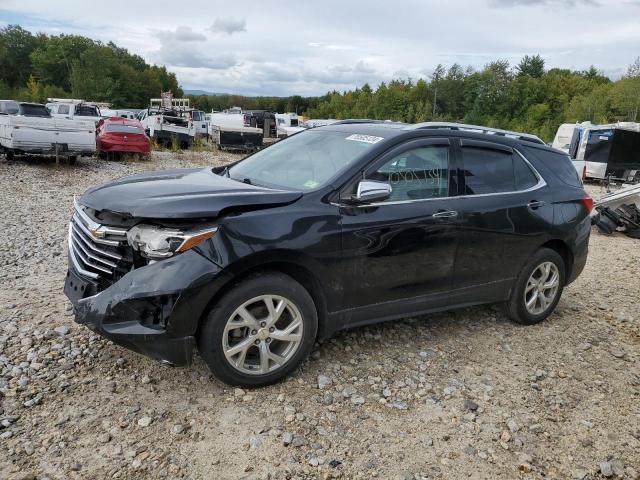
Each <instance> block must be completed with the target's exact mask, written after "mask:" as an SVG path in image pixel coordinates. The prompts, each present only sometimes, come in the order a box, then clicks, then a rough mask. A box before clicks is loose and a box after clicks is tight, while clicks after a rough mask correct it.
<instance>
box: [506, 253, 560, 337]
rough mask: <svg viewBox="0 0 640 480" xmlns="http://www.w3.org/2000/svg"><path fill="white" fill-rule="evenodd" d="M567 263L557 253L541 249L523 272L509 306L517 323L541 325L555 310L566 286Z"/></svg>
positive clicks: (510, 298)
mask: <svg viewBox="0 0 640 480" xmlns="http://www.w3.org/2000/svg"><path fill="white" fill-rule="evenodd" d="M565 278H566V277H565V265H564V260H563V259H562V257H561V256H560V254H558V252H556V251H555V250H551V249H550V248H541V249H540V250H538V251H537V252H536V253H535V254H534V255H533V257H532V258H531V259H530V260H529V262H527V265H525V267H524V268H523V269H522V271H521V272H520V274H519V275H518V278H517V279H516V282H515V284H514V286H513V289H512V291H511V295H510V297H509V300H508V301H507V303H506V310H507V315H508V316H509V317H510V318H511V320H513V321H514V322H517V323H521V324H524V325H533V324H536V323H540V322H542V321H543V320H544V319H546V318H547V317H548V316H549V315H551V313H552V312H553V310H554V309H555V308H556V305H557V304H558V301H560V296H561V295H562V290H563V288H564V285H565Z"/></svg>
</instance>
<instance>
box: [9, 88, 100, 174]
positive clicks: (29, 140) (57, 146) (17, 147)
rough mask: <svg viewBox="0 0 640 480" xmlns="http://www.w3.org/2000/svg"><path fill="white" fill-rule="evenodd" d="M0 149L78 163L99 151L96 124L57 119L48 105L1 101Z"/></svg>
mask: <svg viewBox="0 0 640 480" xmlns="http://www.w3.org/2000/svg"><path fill="white" fill-rule="evenodd" d="M0 149H1V150H2V152H3V153H5V155H6V156H7V159H8V160H10V159H12V158H13V156H14V155H20V154H27V155H57V156H60V157H66V158H67V159H68V160H69V163H74V162H75V160H76V158H77V157H78V156H79V155H93V153H94V152H95V151H96V133H95V124H94V123H93V122H92V121H90V120H89V121H80V120H67V119H63V118H53V117H51V115H50V114H49V111H48V110H47V108H46V107H45V106H44V105H40V104H37V103H26V102H15V101H13V100H0Z"/></svg>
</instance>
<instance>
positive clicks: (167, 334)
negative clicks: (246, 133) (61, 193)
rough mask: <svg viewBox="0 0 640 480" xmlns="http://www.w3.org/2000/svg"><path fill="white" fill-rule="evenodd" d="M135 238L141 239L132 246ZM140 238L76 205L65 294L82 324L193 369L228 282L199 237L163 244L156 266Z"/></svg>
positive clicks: (135, 349)
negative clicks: (221, 287) (207, 321)
mask: <svg viewBox="0 0 640 480" xmlns="http://www.w3.org/2000/svg"><path fill="white" fill-rule="evenodd" d="M131 230H133V231H134V233H135V234H136V235H135V237H132V238H128V237H131V235H130V234H129V232H130V231H131ZM139 231H140V229H138V230H134V229H133V228H132V227H129V228H121V227H105V226H104V225H101V224H99V223H97V222H95V221H94V220H93V219H92V218H91V217H90V216H89V215H88V214H87V212H86V211H85V210H84V209H83V208H82V207H80V206H78V205H76V209H75V212H74V216H73V219H72V222H71V224H70V226H69V271H68V272H67V278H66V282H65V287H64V291H65V294H66V295H67V297H68V298H69V300H71V302H72V304H73V306H74V311H75V320H76V322H78V323H80V324H84V325H86V326H87V327H88V328H90V329H91V330H93V331H95V332H96V333H99V334H100V335H103V336H104V337H106V338H108V339H110V340H112V341H113V342H115V343H117V344H119V345H122V346H124V347H126V348H129V349H131V350H134V351H136V352H138V353H141V354H144V355H147V356H149V357H152V358H154V359H157V360H160V361H162V362H164V363H168V364H171V365H176V366H185V365H189V364H190V362H191V358H192V353H193V349H194V346H195V333H196V330H197V326H198V321H199V319H200V317H201V315H202V313H203V312H204V311H205V309H206V307H207V305H208V303H209V301H210V299H211V298H212V296H213V293H214V292H215V291H216V290H217V284H218V283H220V284H222V283H224V282H225V281H226V280H225V278H226V274H225V273H223V271H222V269H221V267H220V266H219V265H217V264H216V263H215V262H213V261H212V260H211V259H210V258H208V257H207V256H206V255H205V254H204V252H203V251H201V250H200V249H198V248H197V244H194V240H193V238H194V236H193V235H191V236H188V235H187V236H184V235H183V237H184V238H182V237H180V236H179V235H178V234H179V233H180V234H182V232H181V231H178V230H173V231H172V232H176V233H175V234H173V233H172V235H171V237H170V238H171V239H174V238H175V239H176V241H175V242H173V244H171V242H169V243H167V244H166V245H165V244H164V243H158V245H156V247H158V249H157V250H155V252H156V253H159V255H157V256H156V257H155V258H154V256H153V253H154V251H151V250H150V248H154V245H151V246H149V245H147V244H144V242H141V241H140V238H141V237H140V235H139ZM208 231H209V232H211V229H210V230H208ZM199 232H202V230H199ZM157 237H158V235H157V234H156V235H155V236H154V237H153V239H154V240H157ZM208 238H210V236H209V237H206V238H204V239H200V241H204V240H206V239H208ZM136 242H137V243H136ZM188 242H191V243H188ZM165 243H166V242H165ZM187 247H188V248H187ZM169 250H172V253H175V255H169V253H168V252H169ZM160 254H161V255H160ZM156 258H162V259H161V260H157V259H156Z"/></svg>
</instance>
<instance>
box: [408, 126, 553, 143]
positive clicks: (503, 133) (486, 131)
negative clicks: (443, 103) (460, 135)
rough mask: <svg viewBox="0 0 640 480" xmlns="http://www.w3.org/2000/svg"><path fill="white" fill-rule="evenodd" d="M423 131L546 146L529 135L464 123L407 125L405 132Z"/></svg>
mask: <svg viewBox="0 0 640 480" xmlns="http://www.w3.org/2000/svg"><path fill="white" fill-rule="evenodd" d="M423 129H425V130H426V129H434V130H437V129H443V130H461V131H464V132H477V133H484V134H487V135H499V136H502V137H509V138H518V139H520V140H525V141H527V142H532V143H539V144H542V145H546V144H545V143H544V142H543V141H542V140H541V139H540V138H539V137H537V136H535V135H531V134H529V133H520V132H511V131H509V130H500V129H499V128H491V127H481V126H479V125H468V124H466V123H449V122H422V123H416V124H415V125H409V126H408V127H406V128H405V130H423Z"/></svg>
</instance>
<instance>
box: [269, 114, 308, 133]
mask: <svg viewBox="0 0 640 480" xmlns="http://www.w3.org/2000/svg"><path fill="white" fill-rule="evenodd" d="M276 122H277V124H278V138H285V137H289V136H291V135H295V134H296V133H299V132H301V131H303V130H305V128H306V127H303V126H300V125H298V114H296V113H276Z"/></svg>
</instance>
